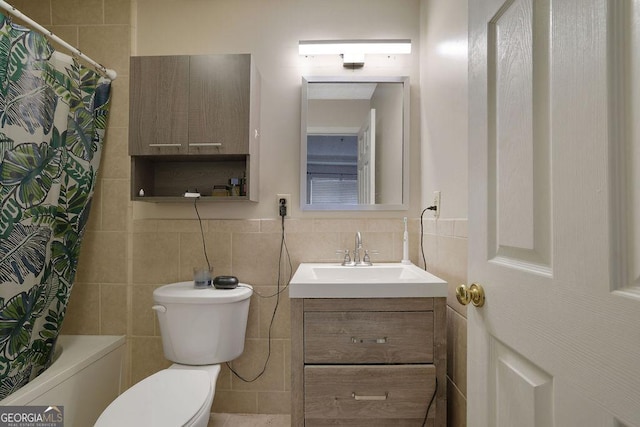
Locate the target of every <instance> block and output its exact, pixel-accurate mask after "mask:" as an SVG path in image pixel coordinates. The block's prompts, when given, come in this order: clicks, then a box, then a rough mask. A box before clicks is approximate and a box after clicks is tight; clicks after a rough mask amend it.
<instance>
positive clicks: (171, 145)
mask: <svg viewBox="0 0 640 427" xmlns="http://www.w3.org/2000/svg"><path fill="white" fill-rule="evenodd" d="M180 146H182V144H149V147H180Z"/></svg>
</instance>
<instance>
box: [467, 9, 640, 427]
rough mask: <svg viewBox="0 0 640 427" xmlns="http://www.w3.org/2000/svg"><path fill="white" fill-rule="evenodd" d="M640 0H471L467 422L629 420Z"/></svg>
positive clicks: (637, 233)
mask: <svg viewBox="0 0 640 427" xmlns="http://www.w3.org/2000/svg"><path fill="white" fill-rule="evenodd" d="M639 82H640V1H638V0H609V1H607V0H507V1H505V0H470V1H469V94H470V100H469V106H470V110H469V132H470V133H469V177H470V183H469V194H470V197H469V270H468V272H469V280H470V281H472V282H475V283H479V284H481V285H482V286H483V288H484V293H485V296H486V300H485V304H484V306H480V307H474V306H473V305H470V306H469V307H470V308H469V310H468V331H467V332H468V335H467V336H468V382H469V383H468V393H467V399H468V401H467V410H468V412H467V414H468V415H467V419H468V425H469V426H471V427H514V426H517V427H520V426H532V427H533V426H538V427H542V426H544V427H546V426H557V427H571V426H576V427H589V426H608V427H634V426H635V427H640V281H639V280H640V279H639V278H640V219H639V218H640V108H639V105H638V104H639V102H638V101H639V100H640V84H639Z"/></svg>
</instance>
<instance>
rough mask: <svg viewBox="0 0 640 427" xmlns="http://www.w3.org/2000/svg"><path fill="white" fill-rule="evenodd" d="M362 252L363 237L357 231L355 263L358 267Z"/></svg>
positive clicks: (354, 253) (354, 252)
mask: <svg viewBox="0 0 640 427" xmlns="http://www.w3.org/2000/svg"><path fill="white" fill-rule="evenodd" d="M361 250H362V235H361V234H360V232H359V231H356V245H355V249H354V250H353V262H354V263H355V264H356V265H358V264H360V251H361Z"/></svg>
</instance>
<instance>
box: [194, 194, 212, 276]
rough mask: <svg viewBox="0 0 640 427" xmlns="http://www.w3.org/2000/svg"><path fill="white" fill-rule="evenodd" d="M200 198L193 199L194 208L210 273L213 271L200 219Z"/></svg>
mask: <svg viewBox="0 0 640 427" xmlns="http://www.w3.org/2000/svg"><path fill="white" fill-rule="evenodd" d="M197 202H198V198H197V197H196V198H195V199H193V208H194V209H195V210H196V215H198V223H199V224H200V235H201V236H202V250H203V251H204V259H206V260H207V267H209V271H211V263H210V262H209V256H208V255H207V245H206V243H205V241H204V230H203V229H202V219H201V218H200V212H198V204H197Z"/></svg>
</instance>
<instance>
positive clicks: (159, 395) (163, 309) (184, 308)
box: [95, 282, 253, 427]
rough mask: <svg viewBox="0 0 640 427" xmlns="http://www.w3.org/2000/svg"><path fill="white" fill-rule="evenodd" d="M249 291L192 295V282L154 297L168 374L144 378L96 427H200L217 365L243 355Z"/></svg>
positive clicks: (206, 415) (160, 290) (203, 291)
mask: <svg viewBox="0 0 640 427" xmlns="http://www.w3.org/2000/svg"><path fill="white" fill-rule="evenodd" d="M252 293H253V290H252V288H251V286H249V285H246V284H240V285H238V287H237V288H235V289H215V288H206V289H196V288H195V287H194V286H193V282H180V283H173V284H171V285H166V286H162V287H160V288H158V289H156V290H155V291H154V292H153V300H154V302H155V304H156V305H154V306H153V309H154V310H155V311H156V312H157V313H158V320H159V322H160V333H161V335H162V346H163V349H164V355H165V357H166V358H167V359H169V360H171V361H172V362H175V363H174V364H173V365H171V366H170V367H169V368H168V369H164V370H162V371H160V372H157V373H155V374H153V375H151V376H150V377H147V378H145V379H144V380H142V381H140V382H139V383H137V384H135V385H134V386H133V387H131V388H130V389H128V390H127V391H125V392H124V393H123V394H121V395H120V396H119V397H118V398H117V399H116V400H114V401H113V402H112V403H111V404H110V405H109V406H108V407H107V409H105V410H104V412H103V413H102V414H101V415H100V418H98V421H97V422H96V424H95V425H96V426H100V427H116V426H117V427H127V426H132V427H133V426H136V427H139V426H145V425H146V426H154V427H165V426H166V427H177V426H189V427H205V426H206V425H207V423H208V422H209V413H210V411H211V404H212V403H213V396H214V394H215V387H216V381H217V379H218V374H219V373H220V365H219V363H222V362H227V361H231V360H233V359H235V358H236V357H238V356H240V354H242V351H243V350H244V336H245V331H246V329H247V317H248V314H249V301H250V299H249V298H250V297H251V294H252Z"/></svg>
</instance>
